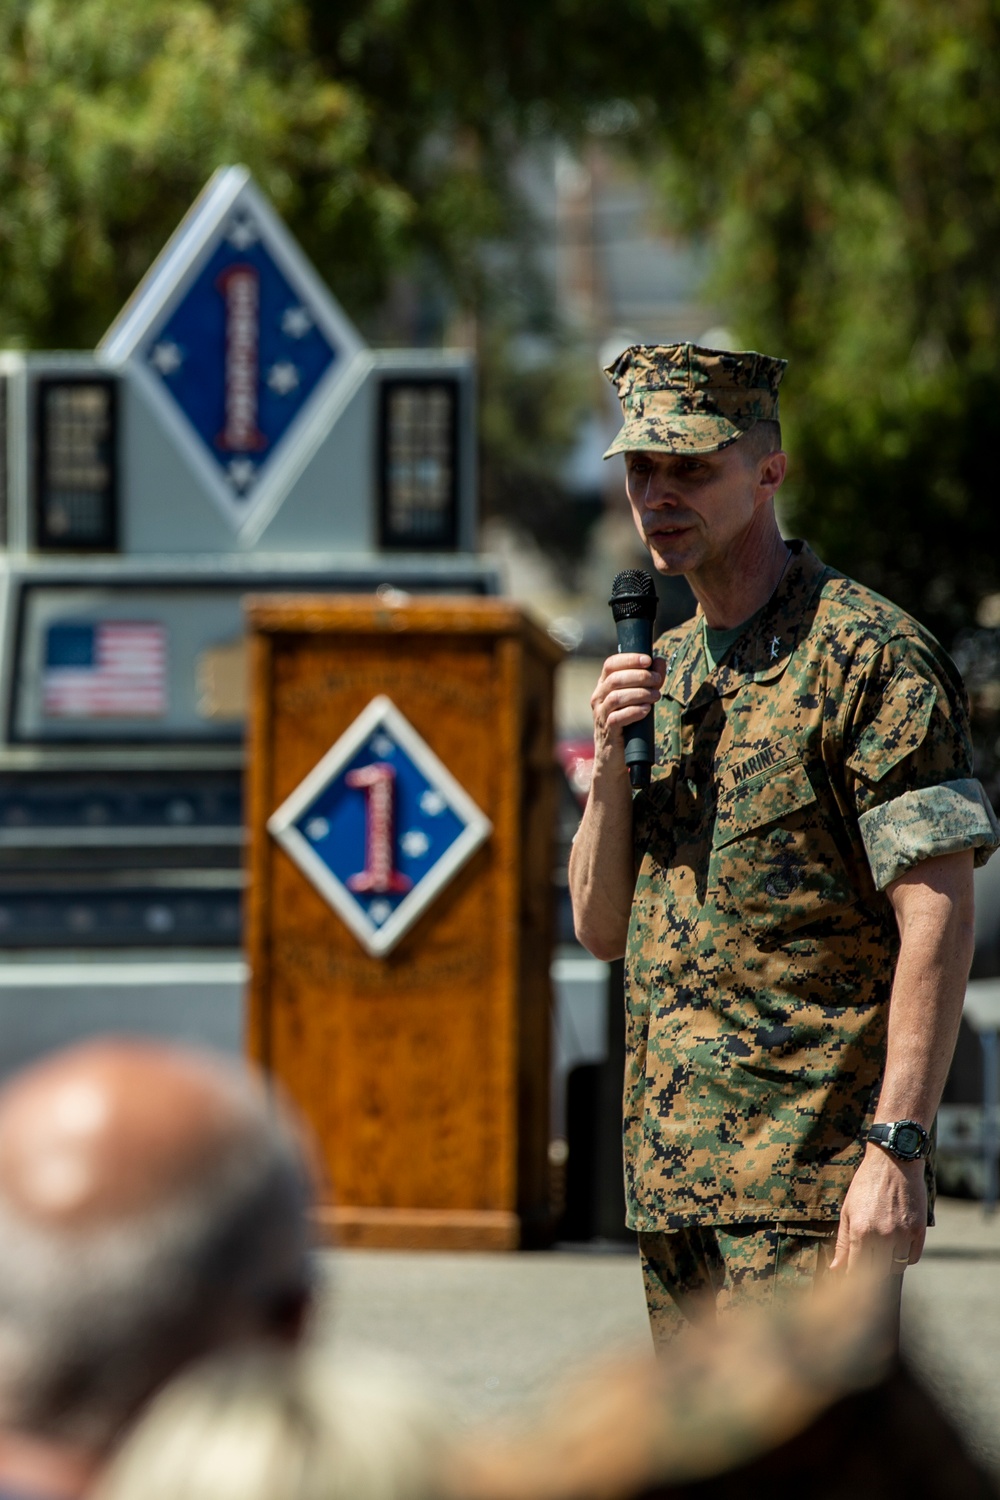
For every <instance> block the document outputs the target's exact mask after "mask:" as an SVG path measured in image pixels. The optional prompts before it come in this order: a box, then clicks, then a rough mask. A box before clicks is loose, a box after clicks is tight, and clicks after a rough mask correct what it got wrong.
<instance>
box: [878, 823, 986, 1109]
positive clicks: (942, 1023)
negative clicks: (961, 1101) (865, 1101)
mask: <svg viewBox="0 0 1000 1500" xmlns="http://www.w3.org/2000/svg"><path fill="white" fill-rule="evenodd" d="M971 866H972V855H971V853H963V854H953V855H946V856H944V857H943V858H941V859H935V860H928V861H927V862H926V863H925V864H923V865H918V866H917V868H916V869H915V870H913V871H911V872H910V873H909V874H908V875H904V876H902V877H901V878H900V879H899V880H898V881H896V882H895V883H894V885H893V886H892V887H891V888H890V899H891V900H892V903H893V907H894V909H895V911H896V918H897V921H898V923H899V933H900V949H899V959H898V961H897V964H896V973H895V977H894V980H893V986H892V998H891V1001H890V1005H889V1037H888V1045H887V1049H886V1064H885V1075H884V1078H883V1082H882V1091H881V1093H880V1095H879V1103H878V1110H877V1112H876V1116H875V1118H876V1119H877V1120H900V1119H912V1120H918V1121H919V1122H920V1124H922V1125H923V1126H924V1127H925V1128H927V1129H929V1128H930V1124H931V1121H932V1120H933V1118H934V1116H935V1114H936V1113H937V1108H938V1105H939V1104H940V1102H941V1094H942V1091H943V1089H944V1085H945V1080H946V1078H947V1076H948V1069H949V1068H950V1066H951V1059H952V1054H953V1052H954V1050H955V1040H956V1037H957V1036H958V1027H959V1023H960V1021H961V1019H962V1004H963V1001H964V999H965V985H966V980H967V978H968V974H969V967H970V964H971V962H972V948H973V936H974V923H973V901H972V876H971Z"/></svg>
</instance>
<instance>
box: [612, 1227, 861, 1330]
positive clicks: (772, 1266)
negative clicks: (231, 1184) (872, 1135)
mask: <svg viewBox="0 0 1000 1500" xmlns="http://www.w3.org/2000/svg"><path fill="white" fill-rule="evenodd" d="M836 1241H837V1221H836V1220H835V1219H833V1220H829V1219H825V1220H817V1221H815V1222H810V1223H803V1224H774V1223H769V1224H694V1225H691V1226H690V1227H689V1228H687V1229H676V1230H671V1231H668V1232H667V1233H664V1234H649V1233H643V1232H640V1234H639V1254H640V1257H641V1259H642V1279H643V1282H644V1284H645V1288H646V1307H647V1309H648V1311H649V1322H650V1326H651V1328H652V1331H653V1342H654V1344H656V1346H657V1348H659V1347H661V1346H662V1345H664V1344H668V1343H669V1342H670V1340H671V1339H673V1338H675V1337H676V1336H677V1334H678V1333H680V1331H681V1329H682V1328H683V1327H684V1326H685V1324H687V1323H704V1322H706V1321H709V1320H712V1319H714V1318H715V1317H716V1315H717V1314H718V1313H723V1312H728V1311H729V1310H730V1309H739V1308H743V1307H754V1306H756V1307H766V1306H770V1305H772V1304H773V1303H775V1302H778V1301H784V1300H785V1299H786V1298H789V1297H794V1296H796V1295H797V1294H800V1293H802V1292H804V1291H808V1290H809V1289H810V1288H811V1287H813V1286H815V1284H816V1282H817V1281H818V1280H819V1279H820V1277H821V1276H823V1275H824V1274H825V1273H826V1271H827V1270H829V1267H830V1262H831V1260H832V1259H833V1252H834V1248H835V1246H836Z"/></svg>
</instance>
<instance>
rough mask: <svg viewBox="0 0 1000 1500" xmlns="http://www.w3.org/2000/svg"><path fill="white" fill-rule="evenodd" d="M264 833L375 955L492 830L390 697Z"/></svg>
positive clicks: (371, 709)
mask: <svg viewBox="0 0 1000 1500" xmlns="http://www.w3.org/2000/svg"><path fill="white" fill-rule="evenodd" d="M267 827H268V831H269V833H271V835H272V836H273V837H274V838H275V839H277V841H278V843H279V844H281V845H282V847H283V848H284V849H285V850H286V851H287V852H288V854H290V855H291V857H292V859H294V860H295V862H296V864H297V865H298V866H299V868H300V869H301V870H302V872H303V873H304V874H305V875H306V876H308V878H309V879H310V880H311V881H312V883H313V885H314V886H315V887H316V888H317V890H318V891H319V892H320V894H321V895H322V896H324V897H325V899H326V900H327V901H328V902H329V903H330V905H331V906H332V907H333V909H334V911H335V912H337V914H338V915H339V916H340V917H342V918H343V920H344V921H345V922H346V923H347V925H348V927H349V928H350V929H351V931H352V932H353V933H354V935H355V937H356V938H357V939H358V940H359V942H361V943H362V944H363V945H364V947H365V948H367V950H368V952H369V953H372V954H374V955H375V956H376V957H381V956H382V955H384V954H386V953H388V952H390V950H391V949H393V948H394V947H395V946H396V944H397V943H398V942H399V940H400V938H401V937H402V936H403V934H404V933H405V932H407V931H408V930H409V929H410V927H412V925H413V923H414V922H415V921H416V920H417V918H418V917H419V916H420V914H421V912H423V911H425V910H426V908H427V906H428V905H429V904H430V902H431V901H433V899H434V897H435V896H436V895H437V894H438V892H439V891H440V890H442V888H443V887H444V886H445V885H447V884H448V882H449V881H450V880H451V879H452V877H453V876H454V875H455V874H457V872H458V871H459V870H460V869H461V868H462V866H463V865H464V864H465V863H466V861H467V860H468V859H469V857H470V856H471V855H472V854H473V853H474V852H475V850H476V849H478V848H479V846H480V844H482V843H483V841H484V840H485V839H486V838H488V837H489V834H490V832H491V831H492V825H491V823H490V821H489V819H488V818H487V817H486V816H485V814H484V813H482V812H481V811H480V810H479V808H478V807H477V806H476V804H475V803H474V802H473V800H472V798H471V797H470V796H469V795H468V793H467V792H465V791H464V790H463V789H462V787H460V786H459V784H458V782H457V781H456V780H455V778H454V777H453V776H452V774H451V772H450V771H449V770H448V769H447V768H446V767H445V766H444V765H443V764H442V763H441V761H440V760H439V759H438V757H437V756H436V755H435V753H434V751H433V750H432V749H431V748H430V746H429V745H428V744H427V743H426V741H425V740H423V739H422V738H421V737H420V735H419V734H418V733H417V731H416V730H415V729H414V728H413V726H412V724H410V723H408V721H407V720H406V719H405V718H404V717H403V715H402V714H401V713H400V711H399V709H398V708H396V706H395V704H394V703H393V702H392V701H391V700H390V699H389V698H386V697H378V698H374V699H373V700H372V702H371V703H369V705H368V707H367V708H366V709H365V710H364V712H363V713H362V714H360V715H359V717H358V718H357V719H355V721H354V723H353V724H352V725H351V727H350V728H349V729H347V730H346V731H345V732H344V734H342V735H341V737H340V739H339V740H338V741H337V743H336V744H335V745H334V746H333V747H332V749H330V750H328V751H327V753H326V755H324V757H323V759H322V760H321V761H320V762H319V764H318V765H317V766H316V767H315V768H314V769H313V770H312V771H310V773H309V775H308V776H307V777H306V779H305V780H304V781H303V782H302V783H301V785H299V786H298V787H296V789H295V791H294V792H293V793H292V794H291V796H290V797H288V798H287V800H286V801H285V802H284V803H283V804H282V805H281V807H279V808H278V811H277V812H276V813H274V815H273V816H272V817H271V818H270V819H269V820H268V824H267Z"/></svg>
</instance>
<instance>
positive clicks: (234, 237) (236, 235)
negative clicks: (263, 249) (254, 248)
mask: <svg viewBox="0 0 1000 1500" xmlns="http://www.w3.org/2000/svg"><path fill="white" fill-rule="evenodd" d="M226 239H227V240H228V241H229V243H230V244H231V245H232V247H233V249H234V250H249V249H250V246H251V245H256V243H257V241H258V240H259V239H260V235H259V234H258V233H257V226H256V225H255V224H254V222H253V220H252V219H245V218H241V219H234V220H233V222H232V224H230V226H229V233H228V234H227V235H226Z"/></svg>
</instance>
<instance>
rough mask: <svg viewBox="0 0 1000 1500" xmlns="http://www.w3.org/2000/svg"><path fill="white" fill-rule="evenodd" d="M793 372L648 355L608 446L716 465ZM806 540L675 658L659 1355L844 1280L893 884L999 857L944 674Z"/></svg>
mask: <svg viewBox="0 0 1000 1500" xmlns="http://www.w3.org/2000/svg"><path fill="white" fill-rule="evenodd" d="M783 371H784V362H783V361H780V360H774V359H769V358H768V357H766V356H763V355H759V354H730V353H727V352H723V351H711V350H702V349H699V348H697V347H695V346H692V345H674V346H668V347H665V348H664V347H659V346H651V347H649V346H634V347H633V348H631V349H629V350H626V351H625V353H624V354H623V355H621V356H620V358H619V359H618V360H617V361H616V362H615V364H614V365H612V366H611V367H610V368H609V370H608V375H609V377H610V378H611V379H612V381H613V382H614V383H615V385H616V386H617V388H618V391H619V395H620V396H621V399H622V406H623V412H624V416H625V425H624V427H623V429H622V431H621V433H620V434H619V435H618V437H617V438H616V440H615V442H614V443H613V444H612V446H611V448H610V449H609V450H608V452H609V455H610V454H611V453H616V452H625V453H631V454H635V453H640V454H642V453H649V452H653V453H666V454H673V455H676V454H704V453H716V452H719V451H720V450H722V449H724V448H726V447H728V446H730V445H731V444H733V443H735V442H737V441H739V440H740V439H741V438H742V437H743V435H744V433H746V432H748V431H750V430H751V429H752V428H753V427H754V426H755V424H756V423H757V422H759V421H764V422H771V421H775V420H776V419H777V411H778V405H777V388H778V383H779V381H780V379H781V376H782V374H783ZM647 493H648V481H647ZM788 547H789V552H790V555H789V556H788V559H787V562H786V563H785V565H784V571H783V572H782V573H781V576H780V578H779V580H778V582H777V585H776V586H775V588H774V591H773V593H772V594H771V596H770V598H768V599H767V601H766V602H765V603H764V605H763V606H762V607H761V608H759V609H758V610H757V612H756V613H755V614H754V615H753V617H752V618H750V619H749V620H746V621H744V623H743V625H742V626H741V627H740V628H738V629H737V630H734V631H729V632H723V633H722V650H721V652H720V653H719V654H718V655H716V653H715V651H713V650H711V649H710V647H711V645H712V641H713V635H712V633H711V632H709V633H708V634H707V635H706V628H705V619H704V615H703V612H702V610H701V608H700V607H699V610H698V613H697V614H696V616H695V618H694V619H693V620H692V621H689V622H687V623H685V624H684V625H681V626H679V627H677V628H676V629H674V630H672V631H669V632H667V634H666V635H664V636H662V637H661V638H660V640H659V641H658V642H657V643H656V646H655V648H654V649H655V652H656V654H657V656H659V657H662V658H663V659H664V660H665V663H666V673H665V679H664V681H663V687H662V696H661V698H660V701H659V702H658V703H657V705H656V710H655V722H656V745H657V763H656V765H655V766H654V768H653V777H652V782H651V785H650V787H649V789H648V790H647V791H643V792H640V793H638V794H637V796H636V798H635V800H634V803H633V806H632V815H633V837H634V853H635V868H636V871H637V874H636V880H635V888H634V894H633V898H632V906H631V917H630V921H629V925H628V937H627V962H626V1004H627V1033H626V1048H627V1060H626V1076H625V1096H624V1116H625V1177H626V1196H627V1205H628V1223H629V1224H630V1226H631V1227H633V1228H634V1229H636V1230H638V1231H639V1235H640V1249H641V1253H642V1259H643V1270H644V1276H645V1281H646V1291H647V1301H648V1304H649V1308H650V1314H651V1319H652V1322H653V1328H654V1335H655V1337H656V1338H657V1340H658V1341H659V1342H665V1341H667V1340H668V1339H670V1338H671V1337H672V1336H673V1335H674V1333H675V1332H676V1331H677V1330H678V1328H679V1327H680V1326H681V1325H682V1323H683V1321H684V1320H685V1319H686V1318H690V1317H691V1316H693V1315H694V1314H695V1313H696V1310H697V1308H698V1307H699V1306H707V1305H712V1306H715V1307H719V1308H722V1307H726V1306H731V1305H735V1304H738V1303H739V1302H741V1301H760V1300H765V1301H766V1300H768V1299H770V1298H772V1297H774V1296H776V1295H777V1296H780V1295H782V1294H783V1293H784V1292H785V1291H786V1290H793V1289H797V1288H800V1287H802V1286H803V1285H808V1284H811V1283H812V1281H814V1280H815V1279H816V1278H817V1277H818V1276H820V1275H821V1274H822V1273H823V1272H824V1271H825V1270H826V1269H827V1268H828V1266H829V1264H830V1261H831V1258H832V1255H833V1242H834V1239H835V1236H836V1231H837V1222H838V1216H839V1214H840V1210H841V1205H842V1204H843V1201H844V1198H845V1195H846V1193H847V1190H848V1187H849V1186H850V1183H851V1180H852V1178H853V1176H854V1173H855V1171H856V1170H857V1168H858V1166H859V1163H860V1162H861V1160H862V1157H863V1156H864V1153H865V1144H864V1141H865V1136H866V1134H867V1130H868V1128H869V1126H870V1125H871V1123H872V1120H873V1117H874V1113H875V1109H876V1106H877V1103H878V1099H879V1092H880V1087H881V1084H882V1077H883V1069H884V1066H885V1060H886V1037H887V1023H888V1016H889V1001H890V993H891V989H892V982H893V976H894V971H895V967H896V961H897V957H898V953H899V945H900V939H899V935H898V926H897V921H896V913H895V912H894V910H893V907H892V905H891V904H890V901H889V900H888V899H887V897H886V894H885V892H886V888H887V887H889V886H890V885H891V883H892V882H893V881H895V880H896V879H897V878H898V877H900V876H901V875H903V874H904V873H905V872H907V871H909V870H911V869H914V868H915V867H917V866H918V865H920V864H921V863H922V862H923V861H926V860H928V859H933V858H936V857H937V856H941V855H945V854H953V853H957V852H959V851H963V850H970V849H971V850H975V851H976V859H977V861H981V860H985V859H986V858H988V857H989V854H990V853H992V851H993V850H994V849H995V848H996V847H997V844H998V841H1000V834H998V829H997V824H996V820H995V818H994V815H993V811H992V809H991V807H990V805H989V803H988V801H987V799H986V797H985V794H984V793H983V791H982V788H981V787H980V785H979V783H978V782H977V781H976V780H975V779H974V778H973V775H972V756H971V745H970V738H969V729H968V720H967V710H966V700H965V694H964V689H963V687H962V683H961V681H960V679H959V677H958V675H957V672H956V670H955V668H954V666H953V665H952V663H951V662H950V660H949V659H948V657H947V656H946V655H945V653H944V652H943V651H942V650H941V648H940V646H939V645H938V644H937V642H936V641H935V640H934V639H933V637H932V636H930V635H929V634H928V633H927V632H926V631H925V630H923V629H922V628H921V627H920V626H919V625H918V624H917V623H916V622H915V621H914V620H912V619H911V618H910V617H909V616H908V615H906V614H905V613H904V612H903V611H901V610H900V609H898V608H896V607H895V606H894V605H892V604H890V603H889V602H888V601H886V600H885V599H882V598H880V597H879V596H878V595H876V594H874V593H872V592H871V591H870V590H868V589H865V588H862V587H861V586H859V585H858V584H856V583H854V582H852V580H850V579H849V578H846V577H845V576H844V575H842V574H840V573H838V572H836V571H835V570H834V569H832V568H829V567H825V566H824V565H823V564H822V563H821V562H820V561H819V559H818V558H817V557H816V556H815V555H814V554H813V553H812V552H811V550H810V549H809V548H808V546H806V545H805V544H804V543H802V542H792V543H789V544H788ZM716 645H718V641H717V640H716ZM962 977H963V978H964V976H962ZM929 1123H930V1122H928V1124H929ZM928 1176H929V1178H930V1179H932V1172H931V1171H930V1168H929V1164H928ZM930 1186H931V1194H930V1196H929V1199H928V1201H929V1203H931V1202H932V1192H933V1188H932V1181H931V1183H930Z"/></svg>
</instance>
